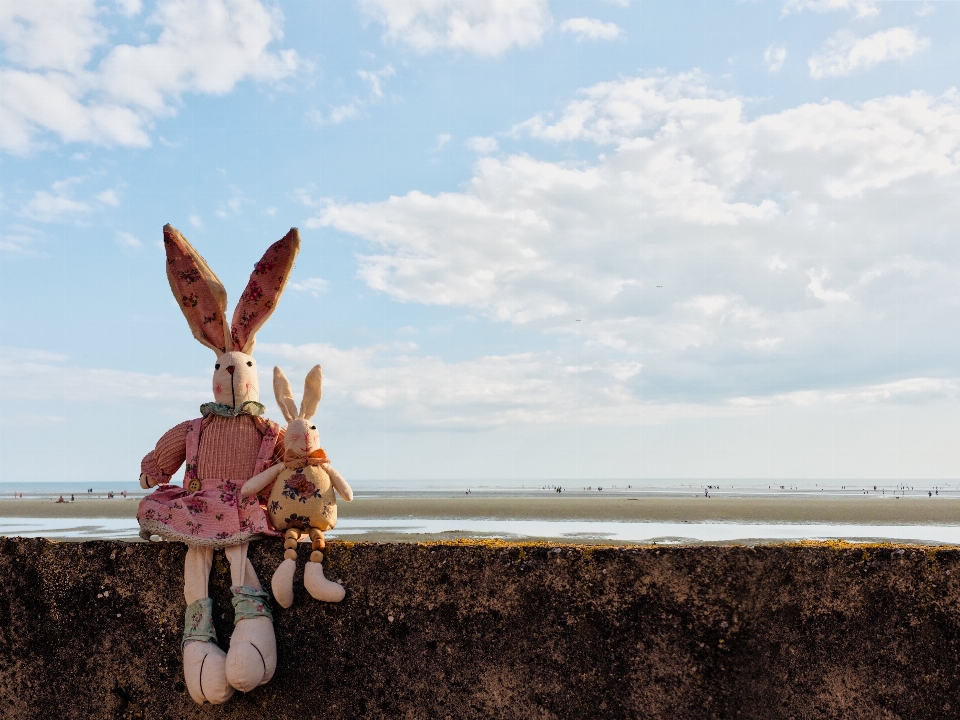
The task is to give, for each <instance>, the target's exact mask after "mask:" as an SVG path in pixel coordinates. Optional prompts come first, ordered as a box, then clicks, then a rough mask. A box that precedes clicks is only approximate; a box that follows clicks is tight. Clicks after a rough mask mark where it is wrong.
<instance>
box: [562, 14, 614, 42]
mask: <svg viewBox="0 0 960 720" xmlns="http://www.w3.org/2000/svg"><path fill="white" fill-rule="evenodd" d="M560 32H563V33H572V34H574V35H576V36H577V41H578V42H582V41H583V40H616V39H617V38H618V37H619V36H620V35H622V34H623V30H622V29H621V28H619V27H618V26H617V24H616V23H612V22H607V23H605V22H603V21H602V20H597V19H596V18H588V17H579V18H570V19H569V20H564V21H563V22H562V23H560Z"/></svg>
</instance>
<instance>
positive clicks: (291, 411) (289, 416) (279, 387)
mask: <svg viewBox="0 0 960 720" xmlns="http://www.w3.org/2000/svg"><path fill="white" fill-rule="evenodd" d="M273 396H274V397H275V398H276V399H277V405H279V406H280V412H282V413H283V417H284V419H285V420H286V421H287V422H288V423H289V422H292V421H293V419H294V418H295V417H296V416H297V404H296V403H295V402H294V401H293V390H292V389H291V388H290V381H289V380H287V376H286V375H284V374H283V370H281V369H280V367H279V366H277V365H274V367H273Z"/></svg>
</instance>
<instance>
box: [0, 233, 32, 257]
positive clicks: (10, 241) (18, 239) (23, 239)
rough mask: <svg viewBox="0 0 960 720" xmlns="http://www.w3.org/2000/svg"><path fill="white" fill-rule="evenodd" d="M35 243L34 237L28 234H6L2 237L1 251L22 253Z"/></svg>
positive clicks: (0, 242)
mask: <svg viewBox="0 0 960 720" xmlns="http://www.w3.org/2000/svg"><path fill="white" fill-rule="evenodd" d="M33 242H34V238H33V236H32V235H30V234H27V233H16V232H14V233H9V232H4V233H3V234H2V235H0V250H3V251H5V252H14V253H22V252H24V251H26V249H27V248H28V247H30V246H31V245H32V244H33Z"/></svg>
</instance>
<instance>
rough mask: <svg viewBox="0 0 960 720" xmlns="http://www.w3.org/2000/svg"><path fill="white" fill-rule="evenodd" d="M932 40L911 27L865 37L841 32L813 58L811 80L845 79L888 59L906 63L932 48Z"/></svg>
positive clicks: (893, 29)
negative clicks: (917, 54)
mask: <svg viewBox="0 0 960 720" xmlns="http://www.w3.org/2000/svg"><path fill="white" fill-rule="evenodd" d="M929 45H930V41H929V40H928V39H927V38H922V37H919V36H918V35H917V31H916V30H914V29H912V28H905V27H896V28H890V29H889V30H881V31H880V32H876V33H874V34H873V35H870V36H868V37H865V38H857V37H855V36H853V35H851V34H850V33H848V32H846V31H841V32H838V33H837V34H836V35H834V36H833V37H831V38H830V39H829V40H827V41H826V42H825V43H824V44H823V47H822V48H820V50H819V51H818V52H817V53H815V54H814V55H812V56H811V57H810V60H808V61H807V65H808V66H809V67H810V77H812V78H814V79H816V80H819V79H821V78H824V77H846V76H847V75H853V74H855V73H858V72H863V71H865V70H869V69H870V68H872V67H873V66H875V65H878V64H880V63H882V62H887V61H889V60H906V59H907V58H909V57H911V56H912V55H915V54H916V53H917V52H920V51H921V50H924V49H925V48H927V47H929Z"/></svg>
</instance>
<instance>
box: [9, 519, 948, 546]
mask: <svg viewBox="0 0 960 720" xmlns="http://www.w3.org/2000/svg"><path fill="white" fill-rule="evenodd" d="M138 532H139V526H138V525H137V522H136V520H135V519H133V518H12V517H0V535H7V536H19V537H47V538H51V539H58V540H68V539H70V540H74V539H82V540H98V539H102V540H107V539H110V540H125V539H132V538H136V537H137V535H138ZM325 534H326V536H327V537H328V538H331V539H336V538H341V539H344V540H376V539H378V538H379V537H382V536H390V537H391V538H395V537H397V536H400V537H401V538H402V536H405V535H409V536H411V539H417V540H422V539H424V536H435V538H436V539H453V538H491V537H497V538H503V539H509V540H522V539H527V538H538V539H552V540H556V541H560V542H603V541H610V542H617V543H653V542H656V543H664V544H678V543H704V542H709V543H717V542H749V541H761V542H776V541H788V540H848V541H898V542H916V543H924V544H934V545H960V526H957V525H851V524H811V523H807V524H792V523H733V522H698V523H694V522H689V523H688V522H595V521H557V520H488V519H437V518H429V519H424V518H374V519H367V518H352V519H351V518H344V519H343V520H341V521H340V523H339V524H338V525H337V527H336V529H335V530H332V531H330V532H328V533H325ZM414 536H415V537H414Z"/></svg>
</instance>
